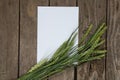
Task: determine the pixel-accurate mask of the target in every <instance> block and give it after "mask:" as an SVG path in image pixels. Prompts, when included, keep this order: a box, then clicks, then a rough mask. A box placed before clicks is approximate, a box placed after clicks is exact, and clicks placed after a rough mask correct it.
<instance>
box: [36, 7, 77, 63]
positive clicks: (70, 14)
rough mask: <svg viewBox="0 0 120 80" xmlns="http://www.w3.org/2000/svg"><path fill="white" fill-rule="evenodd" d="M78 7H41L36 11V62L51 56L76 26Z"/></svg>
mask: <svg viewBox="0 0 120 80" xmlns="http://www.w3.org/2000/svg"><path fill="white" fill-rule="evenodd" d="M78 14H79V9H78V7H42V6H38V12H37V19H38V20H37V62H39V61H40V60H41V59H43V58H45V57H47V56H51V55H52V54H53V52H54V51H55V50H56V49H57V47H59V46H60V44H62V43H63V42H64V41H65V40H66V39H67V38H68V37H69V36H70V34H71V33H72V31H74V29H76V28H77V27H78V19H79V16H78Z"/></svg>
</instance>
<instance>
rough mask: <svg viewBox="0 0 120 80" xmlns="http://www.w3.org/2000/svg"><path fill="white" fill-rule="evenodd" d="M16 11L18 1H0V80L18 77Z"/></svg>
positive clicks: (10, 79)
mask: <svg viewBox="0 0 120 80" xmlns="http://www.w3.org/2000/svg"><path fill="white" fill-rule="evenodd" d="M18 11H19V1H18V0H0V80H16V78H17V75H18V20H19V13H18Z"/></svg>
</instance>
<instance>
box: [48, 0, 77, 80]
mask: <svg viewBox="0 0 120 80" xmlns="http://www.w3.org/2000/svg"><path fill="white" fill-rule="evenodd" d="M50 6H76V0H50ZM49 80H74V68H72V69H71V70H64V71H63V72H61V73H58V74H56V75H54V76H51V77H50V78H49Z"/></svg>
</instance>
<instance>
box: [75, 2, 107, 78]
mask: <svg viewBox="0 0 120 80" xmlns="http://www.w3.org/2000/svg"><path fill="white" fill-rule="evenodd" d="M78 6H79V9H80V14H79V17H80V18H79V21H80V22H79V23H81V24H80V30H79V39H81V36H82V35H83V34H84V32H85V31H86V29H87V28H88V25H89V24H94V28H93V29H92V31H94V30H95V29H96V28H97V25H98V24H99V22H100V21H101V20H102V19H103V18H104V19H103V22H104V21H105V22H106V0H78ZM92 33H93V32H91V33H90V35H91V34H92ZM77 76H78V78H77V80H105V59H102V60H97V61H92V62H88V63H85V64H82V65H81V66H79V67H78V71H77Z"/></svg>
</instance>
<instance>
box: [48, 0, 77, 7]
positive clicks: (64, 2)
mask: <svg viewBox="0 0 120 80" xmlns="http://www.w3.org/2000/svg"><path fill="white" fill-rule="evenodd" d="M50 6H76V0H50Z"/></svg>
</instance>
